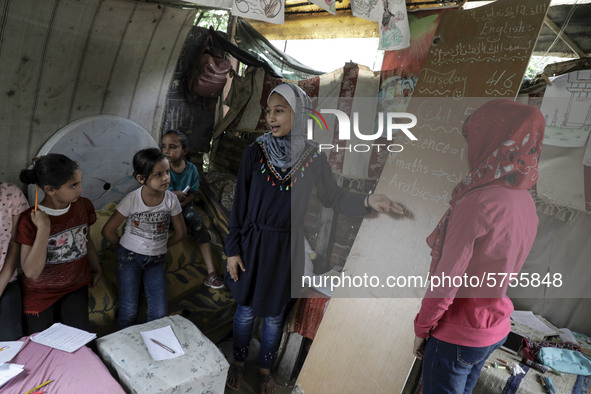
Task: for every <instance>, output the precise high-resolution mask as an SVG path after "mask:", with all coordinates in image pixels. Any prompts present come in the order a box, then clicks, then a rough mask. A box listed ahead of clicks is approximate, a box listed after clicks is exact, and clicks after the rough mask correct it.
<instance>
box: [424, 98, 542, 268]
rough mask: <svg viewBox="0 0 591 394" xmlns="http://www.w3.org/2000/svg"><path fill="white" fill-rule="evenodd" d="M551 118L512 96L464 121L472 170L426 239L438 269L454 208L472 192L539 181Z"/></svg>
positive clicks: (525, 186) (520, 186)
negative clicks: (545, 133)
mask: <svg viewBox="0 0 591 394" xmlns="http://www.w3.org/2000/svg"><path fill="white" fill-rule="evenodd" d="M545 126H546V122H545V120H544V116H543V115H542V113H541V112H540V110H539V109H537V108H535V107H531V106H529V105H525V104H520V103H516V102H514V101H513V100H510V99H496V100H493V101H489V102H488V103H486V104H484V105H483V106H482V107H480V108H479V109H477V110H476V111H474V113H473V114H472V115H470V116H469V117H468V119H466V121H465V122H464V127H463V130H462V134H463V135H464V138H465V139H466V141H467V143H468V165H469V166H470V172H469V173H468V175H467V176H466V178H465V179H464V180H463V181H461V182H460V183H458V184H457V185H456V187H455V188H454V190H453V192H452V198H451V200H450V201H449V205H450V207H449V208H448V210H447V212H446V213H445V215H443V217H442V218H441V220H440V221H439V223H438V224H437V227H435V230H433V232H432V233H431V235H429V237H428V238H427V244H428V245H429V246H430V247H431V257H432V260H431V268H430V272H431V273H433V272H434V271H435V268H436V267H437V263H438V262H439V259H440V258H441V251H442V249H443V242H444V239H445V232H446V229H447V223H448V221H449V217H450V214H451V211H452V209H453V208H454V207H455V206H456V204H457V203H458V201H460V200H461V198H462V197H463V196H465V195H466V194H467V193H468V192H470V191H472V190H474V189H477V188H480V187H483V186H490V185H500V186H503V187H507V188H510V189H521V190H528V189H530V188H531V187H533V186H534V185H535V184H536V181H537V180H538V159H539V157H540V150H541V148H542V140H543V138H544V129H545Z"/></svg>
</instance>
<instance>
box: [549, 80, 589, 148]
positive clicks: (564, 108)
mask: <svg viewBox="0 0 591 394" xmlns="http://www.w3.org/2000/svg"><path fill="white" fill-rule="evenodd" d="M551 82H552V86H547V87H546V91H545V92H544V98H543V100H542V105H541V107H540V110H541V111H542V114H544V118H545V119H546V133H545V134H544V144H546V145H554V146H563V147H581V146H584V145H585V141H587V137H588V136H589V132H590V130H591V70H579V71H573V72H570V73H568V74H564V75H561V76H558V77H556V78H553V79H551Z"/></svg>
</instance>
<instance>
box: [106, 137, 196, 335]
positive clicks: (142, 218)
mask: <svg viewBox="0 0 591 394" xmlns="http://www.w3.org/2000/svg"><path fill="white" fill-rule="evenodd" d="M133 175H134V177H135V179H136V180H137V181H138V182H139V183H140V184H141V185H142V186H141V187H140V188H139V189H136V190H134V191H132V192H131V193H129V194H127V195H126V196H125V197H123V199H122V200H121V202H120V203H119V205H118V206H117V210H116V211H115V212H114V213H113V215H111V217H110V218H109V220H108V221H107V223H106V224H105V226H104V227H103V230H102V235H103V237H105V239H106V240H108V241H110V242H111V243H113V244H115V245H116V244H119V253H118V255H117V288H118V292H119V327H120V328H125V327H128V326H131V325H133V324H135V321H136V318H137V314H138V300H139V293H140V285H141V282H142V280H143V283H144V290H145V292H146V300H147V303H148V310H147V315H148V316H147V319H148V321H152V320H155V319H159V318H161V317H164V316H166V313H167V310H168V300H167V288H166V260H165V257H166V250H167V247H169V246H172V245H174V244H176V243H178V242H180V241H181V240H182V239H183V237H184V236H185V233H186V230H185V223H184V222H183V217H182V216H181V211H182V210H181V205H180V203H179V200H178V198H176V196H175V195H174V194H172V193H171V192H170V191H168V186H169V185H170V166H169V165H168V160H167V159H166V156H164V154H163V153H162V152H161V151H160V150H159V149H157V148H149V149H143V150H141V151H139V152H137V153H136V154H135V156H134V157H133ZM171 221H172V226H173V228H174V235H172V236H171V237H170V238H169V237H168V228H169V226H170V222H171ZM123 222H125V227H124V231H123V235H122V236H121V237H119V235H117V228H118V227H119V226H120V225H121V224H122V223H123Z"/></svg>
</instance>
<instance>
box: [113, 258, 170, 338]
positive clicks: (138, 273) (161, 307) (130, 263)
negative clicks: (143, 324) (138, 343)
mask: <svg viewBox="0 0 591 394" xmlns="http://www.w3.org/2000/svg"><path fill="white" fill-rule="evenodd" d="M165 258H166V254H161V255H158V256H145V255H143V254H139V253H135V252H132V251H131V250H128V249H126V248H124V247H123V246H120V247H119V253H118V255H117V288H118V292H119V328H125V327H129V326H131V325H133V324H135V322H136V319H137V314H138V301H139V296H140V286H141V283H142V279H143V282H144V291H145V293H146V301H147V304H148V311H147V315H148V321H152V320H155V319H160V318H161V317H164V316H166V313H167V309H168V301H167V289H166V259H165Z"/></svg>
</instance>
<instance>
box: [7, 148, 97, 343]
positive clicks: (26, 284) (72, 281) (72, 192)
mask: <svg viewBox="0 0 591 394" xmlns="http://www.w3.org/2000/svg"><path fill="white" fill-rule="evenodd" d="M20 179H21V181H22V182H23V183H25V184H32V183H35V184H37V187H40V188H42V189H43V191H44V192H45V197H44V198H43V200H42V201H41V202H40V203H39V205H38V206H37V203H35V206H34V207H31V208H29V210H27V211H25V212H24V213H23V214H22V215H21V217H20V220H19V223H18V232H17V236H16V242H18V243H19V244H21V264H22V269H23V274H24V275H23V276H22V284H23V309H24V313H25V323H26V331H27V333H28V334H33V333H35V332H39V331H43V330H45V329H46V328H48V327H50V326H51V325H52V324H53V323H54V322H56V321H58V322H62V323H64V324H67V325H69V326H73V327H76V328H80V329H83V330H88V329H89V319H88V285H89V284H91V285H95V284H96V283H97V281H98V279H99V278H100V276H101V267H100V263H99V258H98V255H97V253H96V249H95V247H94V244H93V243H92V240H91V239H90V237H89V236H88V234H89V226H91V225H92V224H93V223H94V222H95V221H96V214H95V212H94V207H93V206H92V203H91V202H90V201H89V200H87V199H86V198H83V197H80V194H81V193H82V185H81V183H80V182H81V181H82V172H81V171H80V168H78V164H76V162H74V161H73V160H71V159H70V158H68V157H67V156H64V155H60V154H48V155H46V156H41V157H40V158H38V159H35V160H34V161H33V164H32V165H31V167H29V168H28V169H24V170H22V171H21V174H20ZM89 263H90V266H89ZM91 267H92V270H93V272H94V274H93V277H92V279H91V272H90V268H91Z"/></svg>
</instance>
